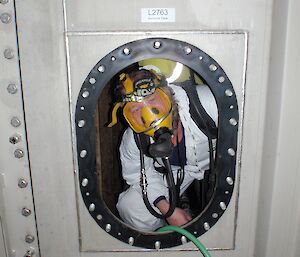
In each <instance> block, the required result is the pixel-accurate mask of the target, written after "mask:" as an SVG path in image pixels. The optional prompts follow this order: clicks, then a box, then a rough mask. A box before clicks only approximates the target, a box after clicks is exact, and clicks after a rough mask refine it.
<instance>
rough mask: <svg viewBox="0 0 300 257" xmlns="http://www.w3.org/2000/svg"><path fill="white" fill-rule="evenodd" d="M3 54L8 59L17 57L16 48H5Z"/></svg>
mask: <svg viewBox="0 0 300 257" xmlns="http://www.w3.org/2000/svg"><path fill="white" fill-rule="evenodd" d="M3 54H4V57H5V58H6V59H12V58H14V57H15V55H14V50H12V49H11V48H7V49H5V50H4V53H3Z"/></svg>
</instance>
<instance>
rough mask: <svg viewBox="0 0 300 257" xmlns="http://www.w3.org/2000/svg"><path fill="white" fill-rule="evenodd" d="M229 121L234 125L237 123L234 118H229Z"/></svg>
mask: <svg viewBox="0 0 300 257" xmlns="http://www.w3.org/2000/svg"><path fill="white" fill-rule="evenodd" d="M229 123H230V124H231V125H232V126H236V125H237V121H236V119H235V118H231V119H230V120H229Z"/></svg>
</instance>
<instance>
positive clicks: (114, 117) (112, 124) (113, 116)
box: [107, 103, 123, 128]
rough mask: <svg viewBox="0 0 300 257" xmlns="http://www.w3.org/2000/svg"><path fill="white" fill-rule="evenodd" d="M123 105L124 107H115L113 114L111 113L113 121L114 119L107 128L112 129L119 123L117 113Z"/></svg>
mask: <svg viewBox="0 0 300 257" xmlns="http://www.w3.org/2000/svg"><path fill="white" fill-rule="evenodd" d="M122 105H123V103H116V104H115V106H114V108H113V110H112V113H111V119H112V121H111V123H109V124H108V125H107V127H109V128H111V127H112V126H114V125H115V124H116V123H117V122H118V120H117V111H118V109H119V108H120V107H121V106H122Z"/></svg>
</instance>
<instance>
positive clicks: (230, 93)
mask: <svg viewBox="0 0 300 257" xmlns="http://www.w3.org/2000/svg"><path fill="white" fill-rule="evenodd" d="M225 95H227V96H232V95H233V93H232V91H231V90H230V89H226V90H225Z"/></svg>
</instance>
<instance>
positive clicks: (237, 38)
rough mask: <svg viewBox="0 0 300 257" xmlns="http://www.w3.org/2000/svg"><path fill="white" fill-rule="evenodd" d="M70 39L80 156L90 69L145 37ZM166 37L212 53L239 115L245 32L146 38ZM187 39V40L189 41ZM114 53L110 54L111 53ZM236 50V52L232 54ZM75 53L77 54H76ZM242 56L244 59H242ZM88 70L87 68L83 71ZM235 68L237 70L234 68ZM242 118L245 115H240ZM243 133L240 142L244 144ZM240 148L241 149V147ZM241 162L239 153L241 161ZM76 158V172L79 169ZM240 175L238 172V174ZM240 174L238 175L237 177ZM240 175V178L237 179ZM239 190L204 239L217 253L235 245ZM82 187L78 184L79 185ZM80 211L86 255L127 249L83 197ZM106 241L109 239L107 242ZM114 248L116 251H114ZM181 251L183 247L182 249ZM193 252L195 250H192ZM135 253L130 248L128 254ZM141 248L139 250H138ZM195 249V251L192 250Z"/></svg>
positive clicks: (84, 36) (130, 34) (118, 35)
mask: <svg viewBox="0 0 300 257" xmlns="http://www.w3.org/2000/svg"><path fill="white" fill-rule="evenodd" d="M67 36H68V38H67V39H68V41H67V42H68V49H69V54H68V57H69V61H68V63H69V74H70V77H69V79H70V82H71V83H70V92H71V110H72V121H73V122H72V126H73V127H74V132H73V135H74V137H73V142H74V155H75V157H76V156H77V151H76V150H75V149H76V144H75V143H76V136H75V105H76V102H77V97H78V94H79V91H80V88H81V86H82V83H83V81H84V80H85V78H86V76H87V74H88V72H89V69H91V68H92V67H93V66H94V65H95V64H96V63H97V62H98V61H99V60H100V59H101V58H102V57H103V56H105V55H106V54H107V53H109V52H110V51H111V50H113V49H114V48H116V47H118V46H120V45H122V44H124V43H126V42H131V41H133V40H134V39H137V38H138V39H140V38H144V35H143V33H137V32H128V33H111V34H109V35H106V34H105V33H99V34H98V33H96V34H92V35H90V34H89V33H87V34H82V33H78V34H77V33H73V32H72V33H70V34H67ZM158 36H159V37H167V38H173V39H179V40H185V41H187V42H189V43H191V44H193V45H195V46H196V47H201V48H202V49H203V50H204V51H205V52H206V53H209V54H210V55H211V56H213V58H215V60H217V61H218V62H219V64H220V65H221V66H222V67H223V69H224V70H225V72H226V73H227V75H228V77H229V78H230V80H231V81H232V84H233V86H234V89H235V91H236V94H237V98H238V101H239V106H241V107H240V112H241V113H242V108H243V105H244V101H243V91H244V81H243V78H244V71H245V69H246V68H245V66H244V63H245V58H246V56H245V53H246V49H245V45H246V40H247V35H246V34H245V33H242V32H229V33H224V32H223V33H222V32H219V33H201V32H196V31H191V32H183V33H180V32H179V33H176V32H173V33H172V32H166V33H163V32H161V33H155V32H154V33H148V35H147V37H158ZM187 38H188V40H187ZM103 42H105V46H103V47H102V48H101V49H99V47H98V46H99V45H101V44H103ZM221 42H222V44H223V46H224V48H226V49H232V51H230V50H228V51H224V48H220V47H218V45H219V44H221ZM78 49H89V51H88V52H79V51H78ZM110 49H111V50H110ZM233 49H234V51H233ZM75 52H76V54H74V53H75ZM241 56H242V58H240V57H241ZM82 67H85V68H82ZM230 67H231V68H230ZM232 67H234V69H233V68H232ZM241 116H242V115H241ZM241 131H242V123H240V132H241ZM241 135H242V134H241V133H240V136H239V139H240V140H241ZM239 148H240V147H239ZM239 158H240V151H239V153H238V159H239ZM76 159H77V158H75V168H76V169H77V164H76ZM237 172H239V171H237ZM238 174H239V173H238ZM238 176H239V175H237V177H238ZM237 180H238V182H237V186H236V188H235V193H234V197H233V199H232V201H231V202H230V205H229V208H228V209H227V210H226V212H225V214H224V216H223V217H222V218H221V219H220V221H219V222H220V223H219V222H218V224H217V226H220V229H219V230H218V229H216V228H215V227H214V228H213V229H212V230H211V231H209V233H206V234H205V235H203V236H202V237H201V240H204V242H205V243H206V245H207V247H209V248H217V249H233V248H234V247H235V246H234V243H235V242H234V241H235V222H236V208H237V191H238V184H239V179H237ZM77 183H78V185H79V182H77ZM77 199H78V207H79V218H80V231H81V239H82V240H81V247H82V248H81V249H82V250H84V251H91V250H92V251H96V250H98V251H109V250H110V249H111V250H117V249H118V250H121V249H128V246H126V244H120V243H118V241H117V240H115V239H113V240H110V239H111V237H110V236H107V235H104V236H102V234H103V231H102V230H101V229H99V227H98V226H97V224H96V223H95V222H94V221H93V220H92V221H90V219H91V217H90V215H89V213H88V212H87V210H86V208H85V206H84V205H83V202H82V197H81V195H80V193H79V195H78V198H77ZM106 238H107V239H106ZM111 246H113V247H111ZM191 246H192V245H187V246H185V247H184V248H185V249H186V248H189V247H191ZM179 248H180V249H181V248H182V247H179ZM192 248H193V246H192ZM130 249H132V247H130V248H129V249H128V250H130ZM138 249H139V248H136V250H138ZM193 249H195V248H193Z"/></svg>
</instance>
